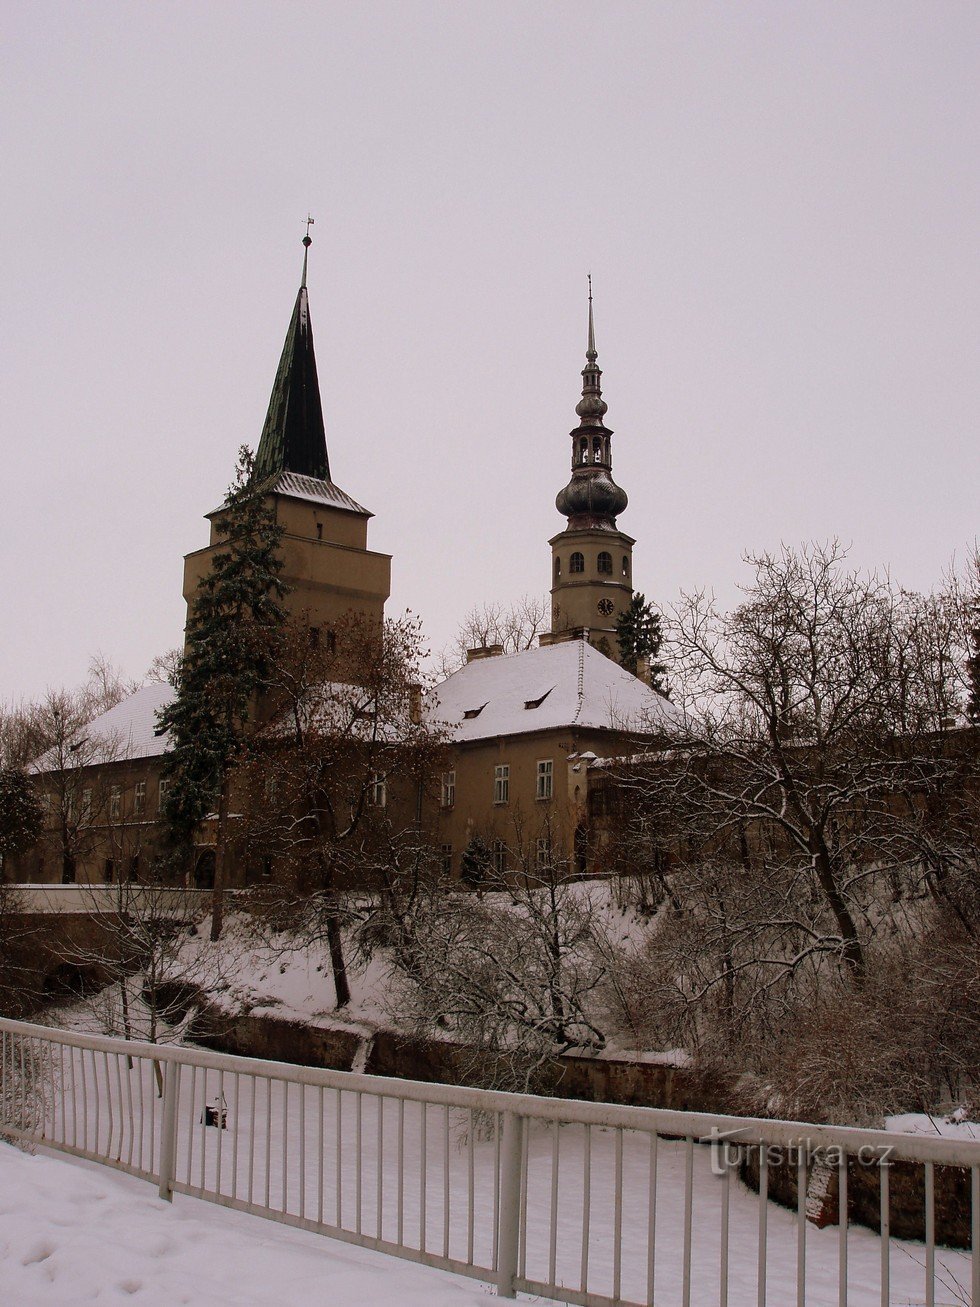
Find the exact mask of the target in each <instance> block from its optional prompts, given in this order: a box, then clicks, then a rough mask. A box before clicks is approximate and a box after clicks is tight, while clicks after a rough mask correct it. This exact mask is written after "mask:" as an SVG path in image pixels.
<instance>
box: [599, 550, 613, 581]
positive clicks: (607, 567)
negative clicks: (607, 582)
mask: <svg viewBox="0 0 980 1307" xmlns="http://www.w3.org/2000/svg"><path fill="white" fill-rule="evenodd" d="M596 566H597V567H598V569H599V571H600V572H604V573H606V575H607V576H612V554H607V553H606V551H605V550H603V551H602V553H601V554H600V555H599V557H598V558H597V559H596Z"/></svg>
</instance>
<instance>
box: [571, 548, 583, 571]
mask: <svg viewBox="0 0 980 1307" xmlns="http://www.w3.org/2000/svg"><path fill="white" fill-rule="evenodd" d="M568 570H569V571H570V572H584V571H585V557H584V555H583V554H580V553H578V552H576V553H574V554H572V556H571V558H570V559H569V560H568Z"/></svg>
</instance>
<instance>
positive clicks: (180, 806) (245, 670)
mask: <svg viewBox="0 0 980 1307" xmlns="http://www.w3.org/2000/svg"><path fill="white" fill-rule="evenodd" d="M214 525H215V533H216V536H217V540H218V548H217V550H216V552H215V554H214V556H213V558H212V561H211V570H210V571H209V572H208V573H207V575H206V576H204V577H202V578H201V581H200V582H199V584H198V588H197V593H196V595H195V596H194V601H193V603H192V605H191V610H190V614H189V616H188V622H187V632H186V642H185V648H184V656H183V659H182V662H181V665H180V669H179V672H178V675H177V686H176V688H177V697H176V699H175V700H174V702H173V703H172V704H170V706H169V707H167V708H164V709H163V710H162V711H161V712H160V714H159V715H158V718H157V727H156V730H157V734H158V735H159V734H163V732H164V731H167V732H169V734H170V748H169V750H168V752H167V754H166V756H165V758H164V764H163V775H164V777H166V778H167V779H168V780H169V782H170V787H169V790H168V794H167V809H166V817H167V824H168V828H169V834H170V839H171V843H172V844H173V845H175V846H176V847H177V848H183V849H187V848H189V846H190V844H191V840H192V837H193V832H194V828H195V827H196V826H197V824H198V822H200V821H201V820H202V819H203V818H204V817H205V816H206V815H207V814H208V812H211V811H213V810H214V809H215V807H217V809H218V848H217V850H216V853H217V863H218V867H217V875H216V879H215V902H216V904H217V906H216V908H215V910H214V912H213V915H212V927H211V929H212V937H213V938H216V937H217V934H218V933H219V932H220V929H221V907H220V895H221V889H222V882H223V879H224V877H223V874H222V863H223V853H224V834H225V832H224V826H225V821H224V819H225V817H226V815H227V789H228V785H227V782H228V774H229V772H230V770H231V769H232V768H233V767H234V765H235V763H236V760H237V759H238V757H239V755H240V753H241V751H242V748H243V744H244V738H245V734H246V730H247V727H248V723H249V718H250V715H251V714H252V712H253V711H254V708H255V698H256V695H259V694H261V693H262V691H263V689H264V688H265V686H266V683H267V678H268V674H269V669H270V656H271V654H272V652H273V650H274V648H275V644H276V641H277V638H278V637H279V635H280V632H281V629H282V625H283V622H284V619H285V614H284V612H283V609H282V606H281V604H280V602H279V601H280V600H281V599H282V598H283V596H284V594H285V593H286V587H285V586H284V585H283V583H282V582H281V581H280V579H279V572H280V571H281V570H282V560H281V558H280V556H279V546H280V544H281V541H282V536H283V528H282V527H281V526H280V525H279V524H278V522H277V521H276V515H275V509H274V508H273V507H272V506H271V505H270V504H269V503H268V502H267V501H266V500H265V499H264V497H263V495H262V493H261V487H256V485H255V479H254V470H253V458H252V454H251V451H250V450H249V449H248V448H247V447H246V446H244V445H243V446H242V448H241V449H240V450H239V454H238V466H237V468H236V471H235V479H234V481H233V482H232V484H231V486H230V487H229V490H228V494H227V496H226V497H225V501H224V504H223V505H222V507H221V509H220V511H219V513H218V515H217V517H216V518H215V524H214Z"/></svg>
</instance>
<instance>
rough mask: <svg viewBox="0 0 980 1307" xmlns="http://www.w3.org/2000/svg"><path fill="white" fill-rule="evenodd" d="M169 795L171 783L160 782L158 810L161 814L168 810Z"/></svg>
mask: <svg viewBox="0 0 980 1307" xmlns="http://www.w3.org/2000/svg"><path fill="white" fill-rule="evenodd" d="M169 793H170V782H169V780H162V781H161V782H160V793H159V796H158V798H157V810H158V811H159V812H163V811H164V809H165V808H166V806H167V795H168V794H169Z"/></svg>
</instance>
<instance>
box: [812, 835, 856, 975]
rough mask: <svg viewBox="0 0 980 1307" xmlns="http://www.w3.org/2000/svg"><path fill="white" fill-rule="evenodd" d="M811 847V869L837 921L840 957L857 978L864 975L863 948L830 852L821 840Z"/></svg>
mask: <svg viewBox="0 0 980 1307" xmlns="http://www.w3.org/2000/svg"><path fill="white" fill-rule="evenodd" d="M811 848H812V850H813V869H814V871H815V872H816V874H817V880H818V882H819V883H820V888H821V889H822V890H823V892H824V897H825V898H826V900H827V903H828V905H829V907H830V910H831V912H832V913H833V914H834V920H835V921H836V922H837V928H838V930H839V931H840V933H841V939H843V941H844V944H843V947H842V948H841V957H842V958H843V960H844V962H845V963H846V964H847V966H848V968H849V969H850V972H851V975H852V976H853V977H854V978H855V979H856V980H859V979H860V978H861V977H862V976H863V975H864V949H863V948H862V947H861V940H860V938H859V937H858V932H857V927H856V926H855V924H854V918H853V917H852V916H851V913H850V909H849V908H848V906H847V903H846V902H845V900H844V897H843V895H842V894H841V892H840V890H839V889H838V887H837V881H836V880H835V879H834V871H833V867H832V866H831V862H830V854H829V853H828V852H827V849H826V846H825V845H824V844H823V842H822V841H815V842H814V843H812V844H811Z"/></svg>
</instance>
